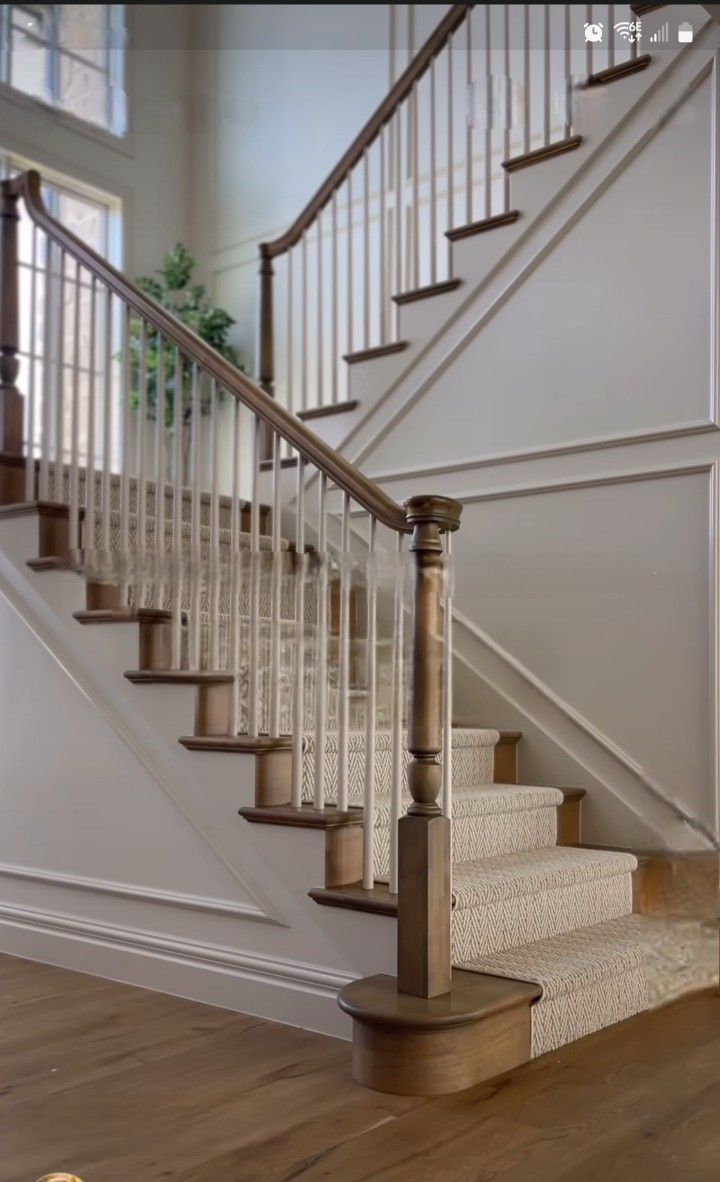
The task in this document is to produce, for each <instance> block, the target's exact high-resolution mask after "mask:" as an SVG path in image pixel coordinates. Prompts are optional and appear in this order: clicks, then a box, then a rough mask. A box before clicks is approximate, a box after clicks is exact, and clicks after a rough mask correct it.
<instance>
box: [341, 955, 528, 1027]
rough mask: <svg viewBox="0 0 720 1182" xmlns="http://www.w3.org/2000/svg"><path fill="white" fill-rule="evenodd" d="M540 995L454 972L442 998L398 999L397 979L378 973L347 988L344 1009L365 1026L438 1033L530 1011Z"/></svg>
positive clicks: (508, 982)
mask: <svg viewBox="0 0 720 1182" xmlns="http://www.w3.org/2000/svg"><path fill="white" fill-rule="evenodd" d="M541 994H542V988H541V986H540V985H535V984H531V983H529V982H527V981H515V980H512V979H510V978H507V977H493V976H491V975H490V974H488V973H470V972H467V971H465V970H463V969H453V972H452V987H451V989H450V992H449V993H444V994H442V995H441V996H440V997H432V998H425V997H413V996H412V995H411V994H409V993H399V992H398V988H397V980H396V978H395V977H390V976H387V975H386V974H385V973H379V974H378V975H377V976H375V977H364V978H362V979H361V980H359V981H352V982H351V983H350V984H349V985H345V986H344V988H343V989H342V992H341V994H340V997H339V999H338V1001H339V1005H340V1008H341V1009H342V1010H343V1011H344V1012H345V1013H346V1014H349V1015H350V1017H352V1018H361V1019H362V1021H363V1023H367V1024H370V1023H372V1025H374V1026H389V1027H393V1028H397V1027H398V1026H401V1027H412V1028H414V1029H419V1028H424V1029H437V1028H438V1027H447V1026H459V1025H460V1026H462V1025H465V1024H466V1023H468V1022H478V1021H482V1020H483V1019H484V1018H489V1017H491V1016H492V1015H493V1014H499V1013H502V1012H504V1011H505V1010H509V1009H512V1008H514V1007H515V1006H530V1005H532V1003H533V1002H534V1001H536V1000H537V998H538V997H540V995H541Z"/></svg>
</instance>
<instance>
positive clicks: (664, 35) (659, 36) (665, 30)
mask: <svg viewBox="0 0 720 1182" xmlns="http://www.w3.org/2000/svg"><path fill="white" fill-rule="evenodd" d="M669 40H670V22H669V21H665V24H664V25H662V26H661V27H660V28H659V29H658V31H657V33H653V35H652V37H651V38H650V41H651V42H660V43H662V44H666V43H667V42H668V41H669Z"/></svg>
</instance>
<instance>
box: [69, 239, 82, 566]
mask: <svg viewBox="0 0 720 1182" xmlns="http://www.w3.org/2000/svg"><path fill="white" fill-rule="evenodd" d="M80 280H81V272H80V264H79V263H78V262H76V263H75V283H74V305H73V327H72V333H73V347H72V371H71V373H72V378H71V380H72V389H71V392H70V518H69V546H70V550H78V549H79V548H80V464H79V447H80V290H81V289H80Z"/></svg>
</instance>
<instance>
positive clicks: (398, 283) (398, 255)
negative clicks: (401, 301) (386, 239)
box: [395, 110, 405, 337]
mask: <svg viewBox="0 0 720 1182" xmlns="http://www.w3.org/2000/svg"><path fill="white" fill-rule="evenodd" d="M404 213H405V211H404V209H403V170H402V113H401V110H398V113H397V116H396V120H395V292H396V294H397V295H399V294H400V293H401V292H402V291H403V290H404V287H403V222H404V220H405V217H404ZM398 321H399V308H398V306H397V304H396V305H395V335H396V337H397V336H398V335H399V326H398Z"/></svg>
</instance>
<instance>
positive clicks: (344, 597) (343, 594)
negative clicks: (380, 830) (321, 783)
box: [337, 492, 351, 812]
mask: <svg viewBox="0 0 720 1182" xmlns="http://www.w3.org/2000/svg"><path fill="white" fill-rule="evenodd" d="M342 504H343V508H342V532H341V542H340V629H339V633H340V634H339V637H338V642H339V648H340V652H339V657H340V662H339V664H340V668H339V685H338V800H337V806H338V809H339V810H340V812H345V811H346V810H347V807H348V804H349V793H350V782H349V765H348V744H349V730H350V725H349V713H350V574H351V570H350V494H349V493H347V492H345V493H343V501H342Z"/></svg>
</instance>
